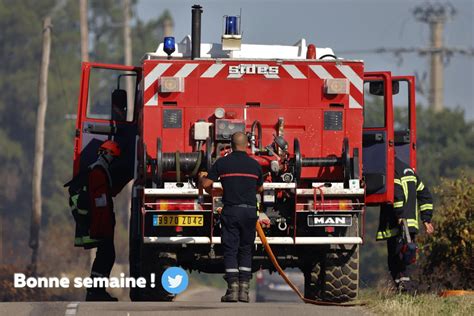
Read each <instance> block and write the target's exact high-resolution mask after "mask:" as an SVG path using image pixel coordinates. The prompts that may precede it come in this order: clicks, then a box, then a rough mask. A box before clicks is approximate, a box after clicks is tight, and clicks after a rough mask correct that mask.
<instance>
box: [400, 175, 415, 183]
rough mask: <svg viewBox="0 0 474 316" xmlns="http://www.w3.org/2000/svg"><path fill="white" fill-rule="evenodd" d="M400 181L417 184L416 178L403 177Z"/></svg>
mask: <svg viewBox="0 0 474 316" xmlns="http://www.w3.org/2000/svg"><path fill="white" fill-rule="evenodd" d="M400 180H401V181H402V182H408V181H414V182H416V177H415V176H404V177H401V178H400Z"/></svg>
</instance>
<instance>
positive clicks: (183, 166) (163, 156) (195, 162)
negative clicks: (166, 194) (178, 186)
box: [153, 137, 212, 187]
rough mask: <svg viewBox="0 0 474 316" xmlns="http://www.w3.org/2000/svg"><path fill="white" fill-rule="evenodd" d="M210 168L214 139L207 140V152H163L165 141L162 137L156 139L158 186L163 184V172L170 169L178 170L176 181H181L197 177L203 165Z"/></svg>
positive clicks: (156, 180)
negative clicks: (185, 178)
mask: <svg viewBox="0 0 474 316" xmlns="http://www.w3.org/2000/svg"><path fill="white" fill-rule="evenodd" d="M203 165H204V166H206V167H207V170H209V169H210V168H211V166H212V141H211V139H210V138H208V139H207V140H206V153H205V154H204V152H203V151H202V150H199V151H195V152H190V153H180V152H179V151H176V152H163V142H162V140H161V138H159V137H158V138H157V140H156V165H155V167H154V170H153V171H154V181H155V183H156V185H157V186H159V187H161V186H162V185H163V180H164V178H163V174H164V173H165V172H168V171H174V172H176V179H175V180H176V182H181V181H182V179H183V178H184V177H183V176H185V177H191V178H193V177H195V176H196V175H197V172H198V171H199V169H200V168H201V167H202V166H203Z"/></svg>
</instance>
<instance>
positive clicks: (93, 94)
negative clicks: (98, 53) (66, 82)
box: [87, 68, 136, 122]
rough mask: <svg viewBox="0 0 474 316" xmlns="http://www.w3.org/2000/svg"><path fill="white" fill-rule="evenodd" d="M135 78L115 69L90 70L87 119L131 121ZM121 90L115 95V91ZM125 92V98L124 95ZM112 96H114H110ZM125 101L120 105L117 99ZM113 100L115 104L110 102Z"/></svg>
mask: <svg viewBox="0 0 474 316" xmlns="http://www.w3.org/2000/svg"><path fill="white" fill-rule="evenodd" d="M135 87H136V76H135V74H134V73H130V72H127V71H120V70H115V69H102V68H91V72H90V77H89V98H88V102H87V117H88V118H94V119H102V120H114V121H123V122H125V121H127V122H130V121H133V108H134V106H133V105H134V101H135ZM117 89H120V90H123V91H121V93H117V92H116V90H117ZM124 92H126V98H125V94H124ZM112 94H114V96H112ZM120 97H124V98H125V99H126V100H127V101H126V102H123V103H120V102H117V99H120ZM113 100H115V102H112V101H113Z"/></svg>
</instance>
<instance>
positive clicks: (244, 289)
mask: <svg viewBox="0 0 474 316" xmlns="http://www.w3.org/2000/svg"><path fill="white" fill-rule="evenodd" d="M239 301H240V302H244V303H248V302H249V283H248V282H245V281H244V282H240V283H239Z"/></svg>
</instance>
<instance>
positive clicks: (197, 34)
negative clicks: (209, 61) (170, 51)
mask: <svg viewBox="0 0 474 316" xmlns="http://www.w3.org/2000/svg"><path fill="white" fill-rule="evenodd" d="M192 8H193V10H192V21H191V45H192V46H191V59H196V58H200V57H201V14H202V7H201V6H200V5H199V4H195V5H193V7H192Z"/></svg>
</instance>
